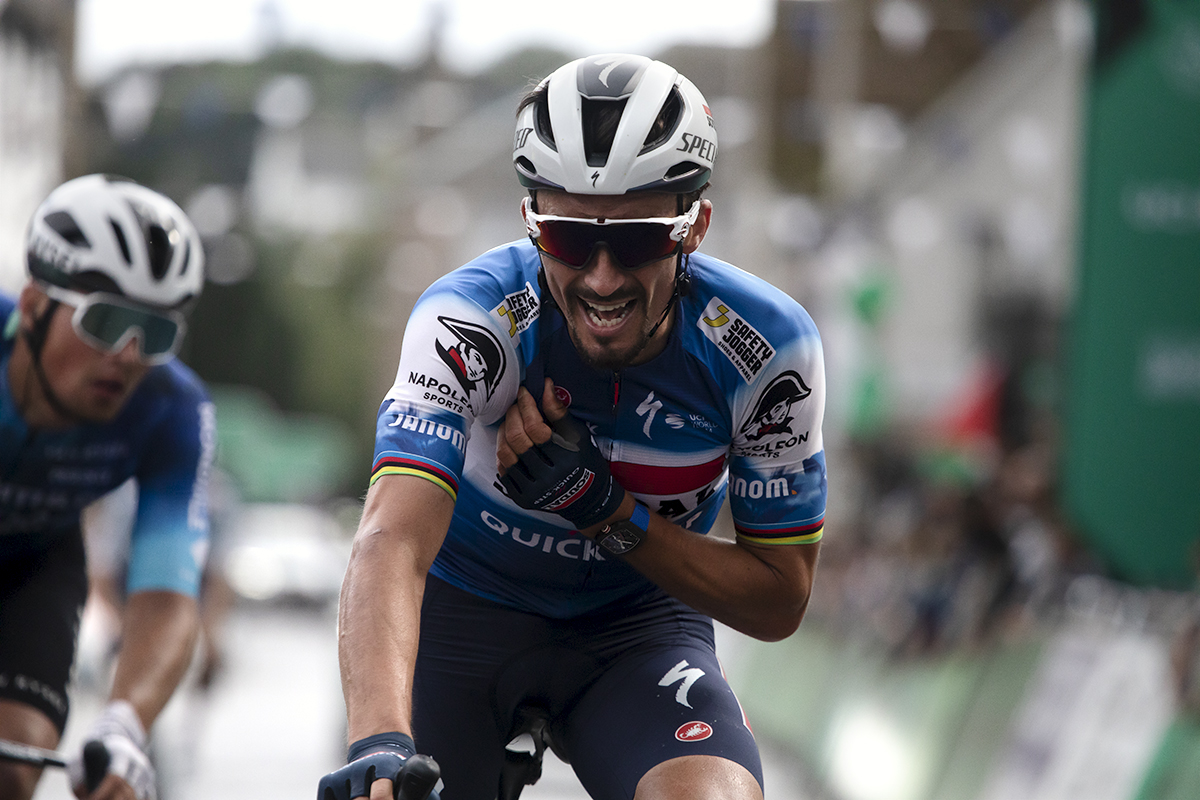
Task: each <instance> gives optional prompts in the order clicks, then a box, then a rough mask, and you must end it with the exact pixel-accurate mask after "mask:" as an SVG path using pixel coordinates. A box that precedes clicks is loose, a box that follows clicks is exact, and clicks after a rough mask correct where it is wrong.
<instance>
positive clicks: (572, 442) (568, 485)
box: [500, 415, 625, 529]
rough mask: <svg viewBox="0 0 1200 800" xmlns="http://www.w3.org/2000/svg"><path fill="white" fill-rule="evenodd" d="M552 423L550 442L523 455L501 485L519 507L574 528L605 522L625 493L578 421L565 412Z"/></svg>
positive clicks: (506, 474)
mask: <svg viewBox="0 0 1200 800" xmlns="http://www.w3.org/2000/svg"><path fill="white" fill-rule="evenodd" d="M551 427H552V428H553V429H554V434H553V435H552V436H551V437H550V441H548V442H546V443H545V444H535V445H534V446H533V447H531V448H529V449H528V450H526V451H525V452H524V453H522V454H521V455H520V456H519V457H518V458H517V463H516V464H513V465H512V466H511V467H509V468H508V469H507V470H505V471H504V474H503V475H502V476H500V483H501V484H503V486H504V490H505V491H506V492H507V493H508V496H509V497H510V498H512V501H513V502H514V503H516V504H517V505H519V506H520V507H521V508H526V509H529V510H531V511H549V512H551V513H552V514H558V515H559V516H560V517H563V518H564V519H566V520H567V521H568V522H570V523H571V524H573V525H574V526H575V527H576V528H578V529H583V528H588V527H591V526H592V525H595V524H597V523H599V522H603V521H604V520H606V519H608V518H609V517H611V516H612V515H613V514H615V513H616V511H617V509H618V508H620V506H621V500H622V499H624V496H625V493H624V492H622V491H621V490H620V487H619V486H618V485H617V484H616V482H615V481H613V478H612V474H611V473H610V472H609V470H608V462H607V461H605V460H604V456H602V455H600V450H599V449H597V447H596V444H595V442H593V441H592V437H591V435H590V434H589V433H588V430H587V428H585V427H584V426H583V424H582V423H580V422H577V421H576V420H575V419H573V418H572V417H571V416H570V415H567V416H565V417H563V418H562V419H560V420H559V421H558V422H555V423H553V424H552V425H551Z"/></svg>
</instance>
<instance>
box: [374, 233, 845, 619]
mask: <svg viewBox="0 0 1200 800" xmlns="http://www.w3.org/2000/svg"><path fill="white" fill-rule="evenodd" d="M538 268H539V259H538V256H537V251H536V250H535V249H534V247H533V245H532V244H530V243H529V242H528V241H521V242H515V243H512V244H509V245H505V246H503V247H499V248H496V249H494V250H492V251H490V252H488V253H486V254H484V255H483V256H481V257H480V258H478V259H476V260H475V261H473V262H471V263H469V264H467V265H466V266H464V267H461V268H460V269H458V270H455V271H454V272H452V273H450V274H449V275H447V276H445V277H444V278H442V279H441V280H439V281H437V282H436V283H434V284H433V285H432V286H431V287H430V288H429V289H428V290H427V291H426V292H425V293H424V294H423V295H422V297H421V299H420V300H419V301H418V303H417V305H416V307H415V308H414V310H413V314H412V317H411V318H410V320H409V323H408V327H407V332H406V334H405V337H404V345H403V351H402V354H401V358H400V367H399V371H398V373H397V376H396V382H395V384H394V385H393V387H392V389H391V390H390V391H389V392H388V394H387V397H386V398H385V400H384V402H383V404H382V405H381V407H380V411H379V417H378V423H377V430H376V448H375V462H374V469H373V475H372V481H374V480H377V479H378V478H379V477H380V476H383V475H389V474H409V475H417V476H421V477H424V478H426V479H428V480H430V481H433V482H434V483H436V484H438V485H439V486H441V487H442V488H444V489H445V490H446V491H447V492H448V493H449V494H450V495H451V496H452V497H455V498H456V504H455V509H454V517H453V521H452V522H451V525H450V530H449V533H448V535H447V537H446V540H445V543H444V544H443V546H442V548H441V551H440V553H439V555H438V557H437V560H436V561H435V562H434V564H433V567H432V569H431V572H432V574H434V575H436V576H437V577H439V578H442V579H443V580H446V581H448V582H449V583H451V584H453V585H455V586H458V587H459V588H462V589H465V590H467V591H469V592H472V593H473V594H476V595H478V596H481V597H485V598H488V599H491V600H495V601H497V602H500V603H503V604H505V605H508V606H511V607H514V608H518V609H522V610H526V611H532V612H535V613H539V614H544V615H546V616H551V617H557V618H566V617H571V616H575V615H577V614H580V613H584V612H587V611H589V610H592V609H595V608H599V607H601V606H603V605H605V604H608V603H611V602H613V601H616V600H619V599H621V598H625V597H628V596H630V595H633V594H636V593H639V592H642V591H645V590H646V589H648V588H649V587H650V586H651V584H650V583H649V581H647V579H646V578H644V577H643V576H641V575H640V574H639V573H638V572H637V571H635V570H634V569H633V568H632V567H630V566H628V565H627V564H625V563H623V562H622V561H621V560H620V559H617V558H614V557H612V556H608V557H607V558H606V557H605V556H603V555H601V553H602V551H600V550H598V549H597V547H596V546H595V544H594V543H593V542H592V541H591V540H590V539H587V538H585V537H583V536H581V535H579V534H578V533H576V532H575V531H573V530H571V527H570V523H568V522H566V521H565V520H564V519H563V518H562V517H560V516H558V515H556V514H550V513H543V512H536V511H526V510H524V509H522V508H520V507H518V506H517V505H516V504H514V503H513V502H511V501H510V500H509V499H508V498H507V497H506V496H505V494H504V493H503V491H502V489H501V487H500V485H499V483H498V482H497V474H496V433H497V428H498V424H499V422H500V421H501V420H502V419H503V417H504V413H505V411H506V410H507V409H508V408H509V406H511V405H512V404H513V402H514V400H515V398H516V393H517V389H518V387H519V386H520V385H521V384H522V383H523V384H524V385H525V386H526V387H528V388H530V390H531V392H532V394H533V395H534V397H540V396H541V388H540V387H541V385H542V380H543V376H546V377H550V378H552V379H553V380H554V382H555V384H556V387H557V391H558V394H559V398H560V399H562V400H563V401H564V402H565V403H566V404H567V406H568V409H569V411H570V413H571V414H572V415H573V416H574V417H576V418H577V419H579V420H581V421H583V422H585V423H586V424H587V425H588V428H589V429H590V430H591V432H592V436H593V439H594V440H595V442H596V443H597V445H598V447H599V449H600V451H601V452H602V453H603V455H604V457H605V458H606V459H607V460H608V461H609V463H610V467H611V470H612V474H613V477H614V478H615V479H616V480H617V481H618V482H619V483H620V484H621V485H622V486H623V487H624V488H625V489H626V490H628V491H629V492H631V493H632V494H633V495H634V496H635V497H636V498H637V499H638V500H639V501H641V502H642V503H644V504H645V505H647V506H648V507H649V508H650V509H651V510H652V511H655V512H656V513H658V514H660V515H661V516H663V517H666V518H667V519H670V520H671V521H673V522H675V523H676V524H679V525H682V526H684V527H686V528H688V529H690V530H692V531H695V532H699V533H708V532H709V530H710V529H711V528H712V526H713V524H714V522H715V520H716V517H717V513H718V511H719V510H720V508H721V505H722V503H723V501H724V499H725V497H726V495H729V497H730V506H731V510H732V516H733V520H734V525H735V529H736V533H737V536H738V537H739V538H742V539H745V540H747V541H750V542H754V543H757V544H773V545H780V546H787V545H790V544H806V543H812V542H816V541H819V540H820V538H821V533H822V523H823V519H824V513H825V498H826V476H825V459H824V450H823V445H822V439H821V420H822V414H823V408H824V400H825V382H824V366H823V361H822V354H821V345H820V340H819V338H818V334H817V330H816V327H815V326H814V324H813V322H812V320H811V318H810V317H809V315H808V314H807V312H805V311H804V309H803V308H802V307H801V306H800V305H799V304H797V303H796V302H795V301H794V300H793V299H791V298H790V297H788V296H787V295H786V294H784V293H783V292H781V291H780V290H778V289H776V288H774V287H772V286H770V285H769V284H767V283H766V282H764V281H762V280H760V279H758V278H756V277H754V276H752V275H750V274H748V273H746V272H744V271H742V270H740V269H738V268H736V267H733V266H731V265H729V264H727V263H724V262H722V261H719V260H717V259H715V258H711V257H708V256H704V255H701V254H694V255H693V256H692V257H691V259H690V274H691V288H690V291H689V292H688V293H687V294H686V296H684V297H682V298H681V301H680V309H679V310H680V314H679V317H678V319H677V321H676V323H675V324H674V325H673V327H672V328H671V332H670V341H669V343H668V345H667V346H666V349H665V350H664V351H663V352H662V353H660V354H659V355H658V356H656V357H655V358H653V359H651V360H650V361H649V362H647V363H645V364H641V365H637V366H630V367H626V368H624V369H623V370H621V371H620V372H617V373H614V372H606V371H601V370H597V369H595V368H593V367H591V366H588V365H586V364H584V363H583V362H582V361H581V360H580V359H579V356H578V355H577V351H576V349H575V347H574V346H573V345H572V343H571V340H570V338H569V337H568V334H567V331H566V327H565V325H564V323H563V320H562V317H561V315H560V314H559V313H558V312H557V310H555V309H554V308H553V307H552V306H543V305H542V298H541V296H540V291H539V288H538V277H537V274H538Z"/></svg>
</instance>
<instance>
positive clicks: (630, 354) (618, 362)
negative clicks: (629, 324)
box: [566, 316, 652, 372]
mask: <svg viewBox="0 0 1200 800" xmlns="http://www.w3.org/2000/svg"><path fill="white" fill-rule="evenodd" d="M566 320H567V333H568V334H570V336H571V344H573V345H575V352H576V353H578V354H579V358H580V360H581V361H583V363H585V364H587V365H588V366H589V367H592V368H593V369H597V370H601V371H608V372H619V371H620V370H622V369H624V368H625V367H628V366H629V365H630V364H631V363H632V362H633V360H634V359H635V358H637V357H638V355H639V354H640V353H641V352H642V351H643V350H645V349H646V345H647V344H649V343H650V335H651V334H650V330H649V326H650V325H651V324H652V323H650V322H649V320H646V321H645V322H646V324H644V325H643V326H642V329H641V330H640V331H639V332H638V336H637V338H636V339H635V340H632V341H631V342H630V343H629V344H628V345H626V346H625V347H622V348H621V349H620V350H613V349H608V348H600V347H597V346H596V345H595V344H594V343H593V345H592V346H591V347H588V346H587V344H586V342H584V341H583V339H582V337H581V336H580V334H579V331H578V330H577V329H576V325H575V320H574V319H573V318H572V317H570V316H567V317H566Z"/></svg>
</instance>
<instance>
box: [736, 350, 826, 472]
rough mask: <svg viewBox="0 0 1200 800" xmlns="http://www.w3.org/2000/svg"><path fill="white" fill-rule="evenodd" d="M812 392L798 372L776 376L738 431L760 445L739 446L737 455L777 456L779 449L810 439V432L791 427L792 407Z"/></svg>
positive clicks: (790, 371)
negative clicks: (797, 430) (795, 429)
mask: <svg viewBox="0 0 1200 800" xmlns="http://www.w3.org/2000/svg"><path fill="white" fill-rule="evenodd" d="M810 394H812V390H811V389H809V388H808V386H807V385H805V383H804V379H803V378H802V377H800V374H799V373H798V372H793V371H792V370H788V371H786V372H783V373H780V374H779V375H778V376H776V377H775V379H774V380H772V381H771V382H770V383H769V384H767V387H766V388H765V389H763V391H762V394H760V395H759V397H758V400H757V401H756V402H755V404H754V413H753V414H752V415H751V416H750V419H748V420H746V422H745V424H743V425H742V427H741V430H740V431H738V432H739V433H741V434H742V435H744V436H745V437H746V440H747V441H750V442H756V443H757V444H753V445H749V446H743V447H739V448H737V450H736V454H737V455H749V456H766V457H770V456H776V455H778V451H779V450H781V449H786V448H788V447H792V446H794V445H797V444H800V443H801V442H807V441H808V431H802V432H801V433H796V432H795V431H793V430H792V420H793V419H794V417H793V416H792V406H794V405H795V404H796V403H799V402H800V401H801V400H803V399H804V398H806V397H808V396H809V395H810Z"/></svg>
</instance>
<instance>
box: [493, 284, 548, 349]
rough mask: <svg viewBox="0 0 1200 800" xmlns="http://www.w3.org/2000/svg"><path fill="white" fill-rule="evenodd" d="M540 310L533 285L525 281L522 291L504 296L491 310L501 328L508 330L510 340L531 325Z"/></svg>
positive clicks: (539, 303) (540, 306)
mask: <svg viewBox="0 0 1200 800" xmlns="http://www.w3.org/2000/svg"><path fill="white" fill-rule="evenodd" d="M541 308H542V305H541V302H540V301H539V300H538V296H537V294H536V293H535V292H534V291H533V284H531V283H529V282H528V281H526V282H525V288H524V289H522V290H521V291H519V292H513V293H512V294H509V295H505V296H504V300H503V302H501V303H500V305H498V306H496V307H495V308H493V309H492V313H493V314H495V315H496V317H497V318H498V319H499V320H500V324H501V326H503V327H504V328H506V329H507V330H508V336H509V338H510V339H511V338H512V337H514V336H516V335H517V334H518V333H521V332H522V331H524V330H525V329H526V328H528V327H529V326H530V325H532V324H533V322H534V320H536V319H537V318H538V314H539V313H540V312H541Z"/></svg>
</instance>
